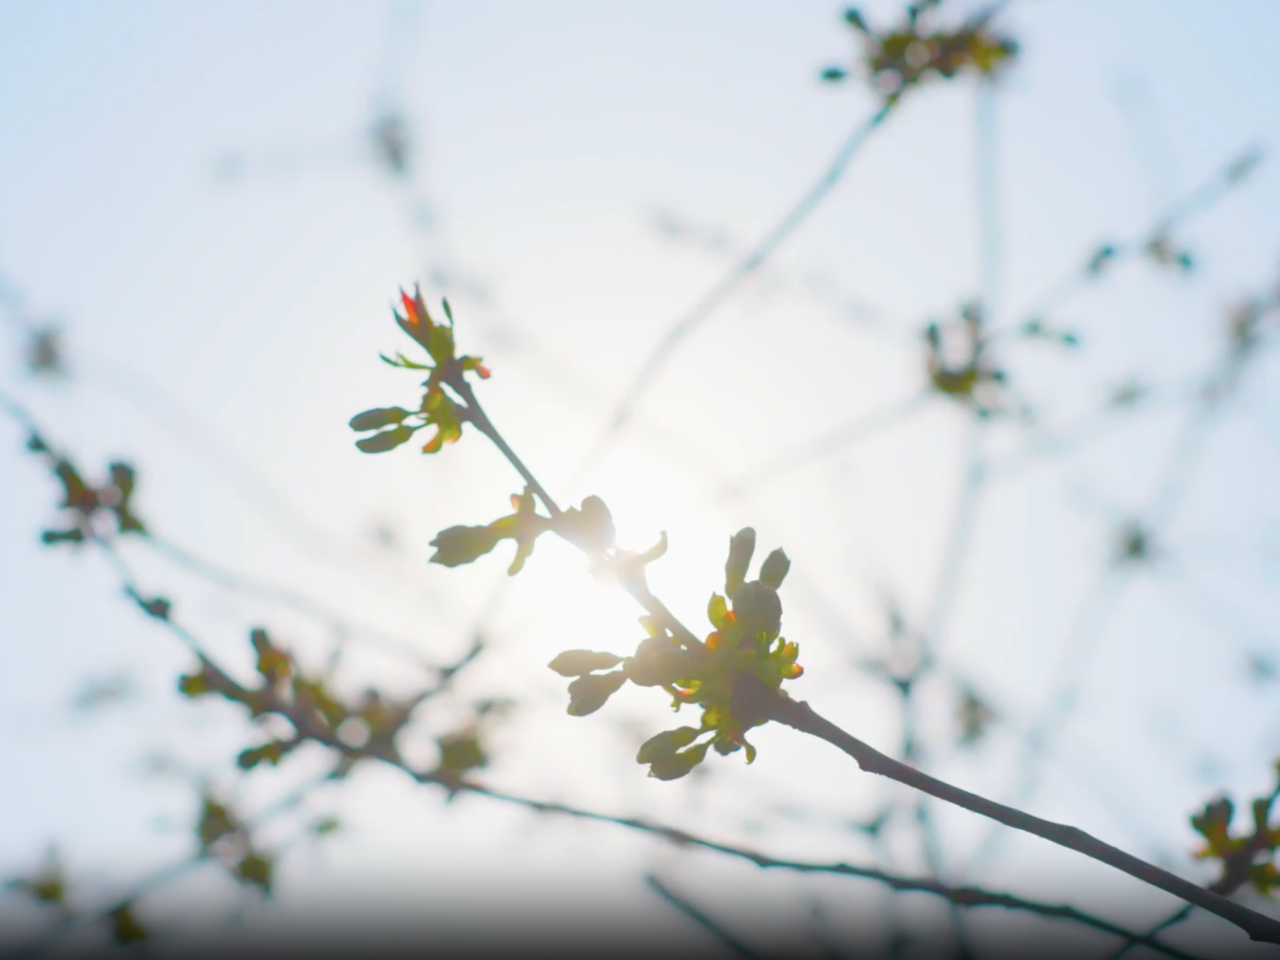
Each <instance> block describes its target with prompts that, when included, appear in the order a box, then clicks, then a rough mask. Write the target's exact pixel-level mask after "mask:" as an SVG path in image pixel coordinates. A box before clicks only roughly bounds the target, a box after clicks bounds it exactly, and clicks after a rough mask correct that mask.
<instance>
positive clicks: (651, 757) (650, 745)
mask: <svg viewBox="0 0 1280 960" xmlns="http://www.w3.org/2000/svg"><path fill="white" fill-rule="evenodd" d="M701 732H702V731H701V730H699V729H698V728H697V727H677V728H676V729H674V730H664V731H662V733H659V734H655V735H654V736H652V737H650V738H649V739H648V740H646V741H645V742H644V743H643V744H641V745H640V752H639V753H637V754H636V763H653V762H654V761H655V760H657V759H658V758H659V757H665V756H669V755H671V754H674V753H675V752H676V751H677V750H679V749H680V748H681V747H687V746H688V745H689V744H691V743H693V741H694V740H696V739H697V738H698V734H699V733H701Z"/></svg>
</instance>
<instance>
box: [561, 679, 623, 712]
mask: <svg viewBox="0 0 1280 960" xmlns="http://www.w3.org/2000/svg"><path fill="white" fill-rule="evenodd" d="M626 682H627V677H626V674H624V673H623V672H622V671H621V670H617V671H614V672H613V673H594V674H590V675H588V676H585V677H579V678H578V679H577V680H575V681H573V683H571V684H569V716H571V717H585V716H586V715H587V714H589V713H595V712H596V711H597V710H599V709H600V708H601V707H603V706H604V705H605V701H607V700H608V699H609V698H610V697H611V696H613V695H614V694H615V693H617V692H618V688H619V687H621V686H622V685H623V684H624V683H626Z"/></svg>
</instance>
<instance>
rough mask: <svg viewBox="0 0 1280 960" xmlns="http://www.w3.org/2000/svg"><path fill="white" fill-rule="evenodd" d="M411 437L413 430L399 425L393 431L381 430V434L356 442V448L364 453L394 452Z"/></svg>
mask: <svg viewBox="0 0 1280 960" xmlns="http://www.w3.org/2000/svg"><path fill="white" fill-rule="evenodd" d="M412 436H413V429H412V428H411V427H406V426H405V425H404V424H401V425H400V426H398V427H396V428H395V429H394V430H383V431H382V432H381V433H375V434H374V435H373V436H371V437H365V438H364V439H363V440H357V441H356V446H357V447H359V448H360V449H361V450H363V451H364V452H365V453H386V452H387V451H388V450H394V449H395V448H396V447H398V446H400V444H402V443H404V442H406V441H407V440H408V439H409V438H410V437H412Z"/></svg>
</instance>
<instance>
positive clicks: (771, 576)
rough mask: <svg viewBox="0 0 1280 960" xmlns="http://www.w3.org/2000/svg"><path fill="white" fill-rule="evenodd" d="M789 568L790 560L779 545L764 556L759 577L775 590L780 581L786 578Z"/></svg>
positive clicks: (780, 583) (780, 584)
mask: <svg viewBox="0 0 1280 960" xmlns="http://www.w3.org/2000/svg"><path fill="white" fill-rule="evenodd" d="M790 569H791V561H790V560H788V559H787V555H786V554H785V553H784V552H783V550H782V548H781V547H779V548H778V549H777V550H775V551H773V553H771V554H769V556H767V557H765V560H764V563H763V564H761V566H760V579H761V581H763V582H764V583H767V584H769V586H771V587H773V588H774V589H775V590H777V589H778V588H779V587H780V586H782V581H783V580H785V579H786V578H787V571H788V570H790Z"/></svg>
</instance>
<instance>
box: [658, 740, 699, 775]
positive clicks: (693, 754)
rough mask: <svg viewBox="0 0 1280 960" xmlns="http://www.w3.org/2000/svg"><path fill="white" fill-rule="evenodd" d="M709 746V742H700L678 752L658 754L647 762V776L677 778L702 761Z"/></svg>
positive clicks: (686, 773)
mask: <svg viewBox="0 0 1280 960" xmlns="http://www.w3.org/2000/svg"><path fill="white" fill-rule="evenodd" d="M709 746H711V744H710V743H700V744H698V745H697V746H696V747H690V748H689V749H688V750H683V751H681V752H680V753H673V754H669V755H667V756H660V757H658V758H657V759H656V760H654V761H653V762H652V763H650V764H649V776H651V777H654V778H655V779H657V780H679V779H680V778H681V777H683V776H686V775H688V773H689V772H690V771H691V770H693V768H694V767H696V766H697V765H698V764H700V763H701V762H702V761H703V758H705V757H706V755H707V747H709Z"/></svg>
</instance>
